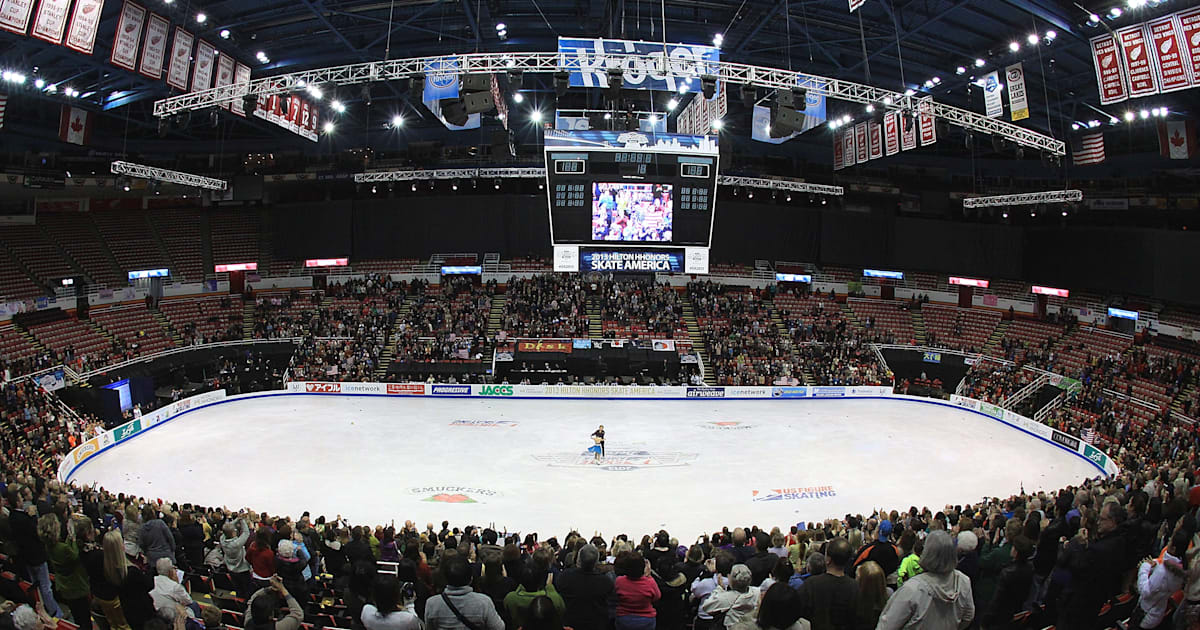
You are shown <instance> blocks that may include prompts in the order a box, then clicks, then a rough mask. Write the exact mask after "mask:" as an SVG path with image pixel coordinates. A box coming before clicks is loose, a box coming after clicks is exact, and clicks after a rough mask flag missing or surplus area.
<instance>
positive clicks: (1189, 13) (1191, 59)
mask: <svg viewBox="0 0 1200 630" xmlns="http://www.w3.org/2000/svg"><path fill="white" fill-rule="evenodd" d="M1175 19H1176V20H1178V22H1179V39H1180V40H1181V42H1182V44H1183V63H1184V65H1185V66H1187V70H1188V73H1189V74H1190V75H1191V78H1192V85H1200V7H1196V8H1194V9H1188V10H1186V11H1180V12H1179V13H1176V14H1175Z"/></svg>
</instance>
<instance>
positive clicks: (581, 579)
mask: <svg viewBox="0 0 1200 630" xmlns="http://www.w3.org/2000/svg"><path fill="white" fill-rule="evenodd" d="M488 531H490V530H484V532H483V534H484V540H485V541H486V540H487V534H488ZM492 537H493V538H492V539H493V540H495V532H492ZM484 545H485V546H486V545H487V543H486V542H485V543H484ZM492 546H493V547H495V544H494V543H493V545H492ZM496 549H499V547H496ZM483 553H485V554H487V555H489V556H494V557H495V558H496V562H494V563H490V564H485V565H484V566H485V567H490V566H492V565H493V564H494V566H495V569H494V570H495V572H496V573H497V574H499V573H500V563H499V552H498V551H496V552H492V551H484V552H483ZM599 560H600V551H599V550H597V549H596V546H595V545H592V544H590V543H589V544H587V545H584V546H582V547H580V548H579V553H578V554H576V564H577V565H578V566H575V567H572V568H569V569H567V570H565V571H563V572H561V573H559V574H558V578H557V580H555V583H556V585H557V587H558V593H559V595H561V596H562V598H563V602H564V604H565V605H566V610H565V612H564V614H563V623H564V624H566V625H568V626H570V627H571V628H574V630H604V629H606V628H607V627H608V624H607V623H606V620H607V619H608V598H609V596H610V595H612V592H613V581H612V578H611V577H609V575H607V574H604V573H600V572H598V571H597V570H596V563H597V562H598V561H599ZM489 570H491V569H489Z"/></svg>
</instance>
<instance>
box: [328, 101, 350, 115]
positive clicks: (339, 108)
mask: <svg viewBox="0 0 1200 630" xmlns="http://www.w3.org/2000/svg"><path fill="white" fill-rule="evenodd" d="M329 106H330V107H332V108H333V111H335V112H337V113H339V114H344V113H346V105H345V104H344V103H342V102H341V101H334V102H332V103H330V104H329Z"/></svg>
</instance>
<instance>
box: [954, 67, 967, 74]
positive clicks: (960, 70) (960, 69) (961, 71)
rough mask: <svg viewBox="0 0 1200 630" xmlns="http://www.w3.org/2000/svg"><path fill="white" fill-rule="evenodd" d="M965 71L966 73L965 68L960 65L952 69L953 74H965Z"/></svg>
mask: <svg viewBox="0 0 1200 630" xmlns="http://www.w3.org/2000/svg"><path fill="white" fill-rule="evenodd" d="M966 73H967V69H966V68H964V67H962V66H959V67H957V68H955V69H954V74H966Z"/></svg>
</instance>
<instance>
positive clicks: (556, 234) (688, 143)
mask: <svg viewBox="0 0 1200 630" xmlns="http://www.w3.org/2000/svg"><path fill="white" fill-rule="evenodd" d="M545 157H546V178H547V186H546V191H547V195H548V202H549V205H550V230H551V241H552V242H553V243H555V244H579V245H598V244H603V245H605V246H615V247H622V246H645V245H646V244H648V243H653V244H659V245H671V246H693V247H695V246H700V247H708V246H709V245H710V244H711V241H712V224H713V215H714V211H715V207H714V206H715V203H716V184H717V171H718V160H719V155H718V152H717V144H716V138H714V137H710V136H683V135H677V134H652V133H641V132H612V131H572V132H567V131H558V130H548V131H547V132H546V156H545Z"/></svg>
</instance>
